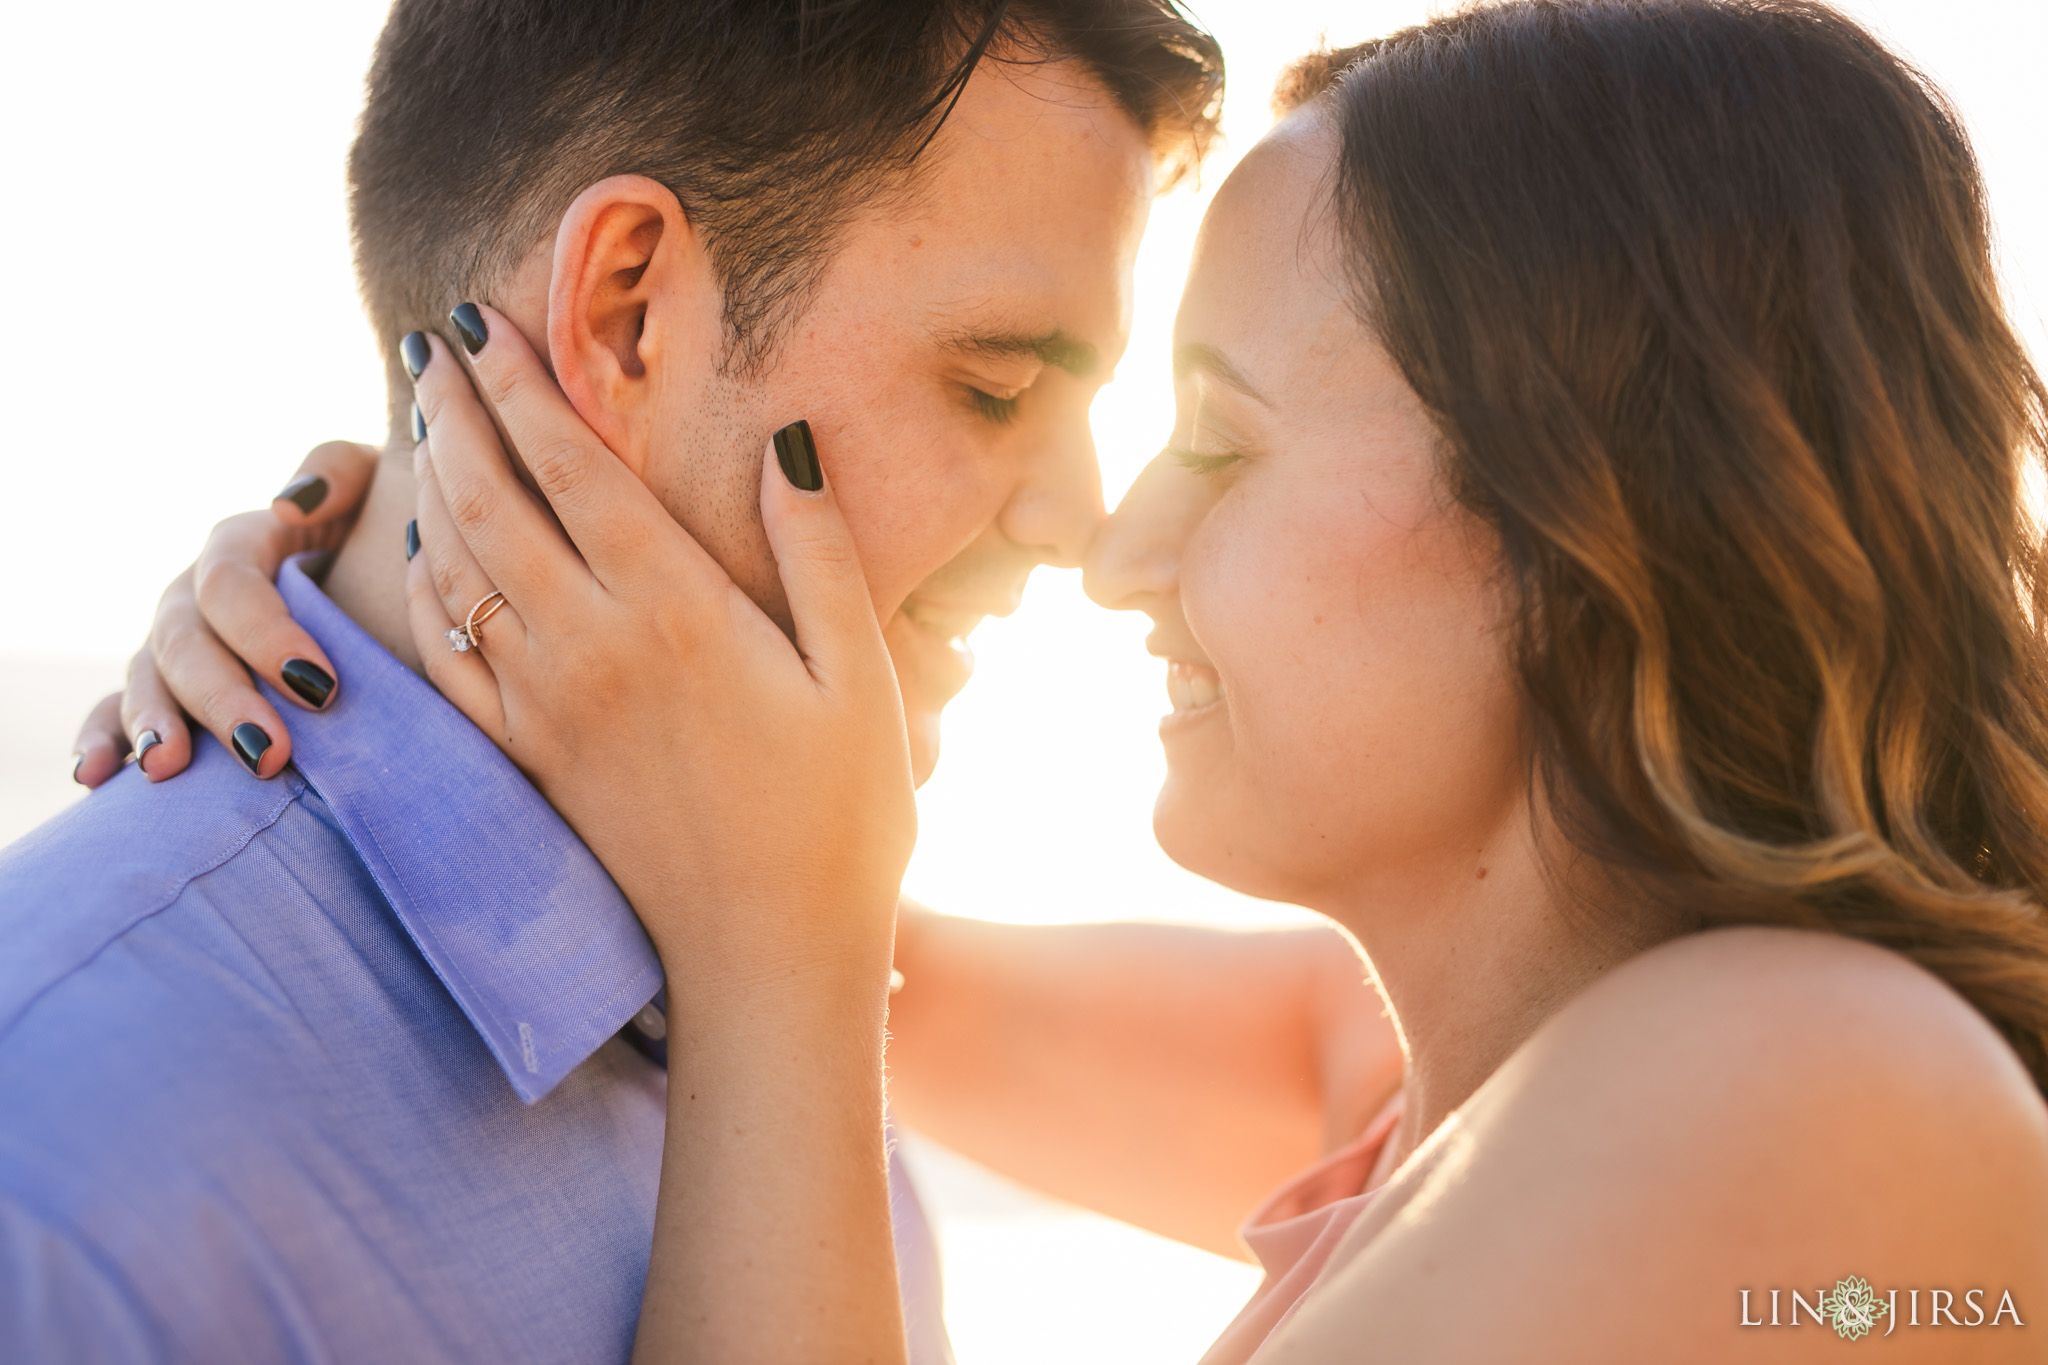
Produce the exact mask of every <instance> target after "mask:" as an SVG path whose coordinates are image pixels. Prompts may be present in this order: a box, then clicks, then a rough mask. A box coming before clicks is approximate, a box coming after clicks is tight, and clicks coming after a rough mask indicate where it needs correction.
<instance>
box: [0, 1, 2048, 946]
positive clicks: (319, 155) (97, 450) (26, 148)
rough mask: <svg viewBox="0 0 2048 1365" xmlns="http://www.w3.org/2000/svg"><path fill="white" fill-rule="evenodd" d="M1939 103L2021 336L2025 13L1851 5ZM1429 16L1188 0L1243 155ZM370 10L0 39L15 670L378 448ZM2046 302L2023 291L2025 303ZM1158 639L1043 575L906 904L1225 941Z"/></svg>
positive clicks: (8, 559) (96, 645)
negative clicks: (1343, 48) (341, 462)
mask: <svg viewBox="0 0 2048 1365" xmlns="http://www.w3.org/2000/svg"><path fill="white" fill-rule="evenodd" d="M1847 7H1848V8H1849V9H1850V10H1852V11H1853V12H1854V13H1856V14H1858V15H1860V16H1862V17H1864V18H1866V19H1867V20H1869V21H1871V22H1873V23H1875V24H1876V25H1877V26H1878V27H1879V28H1880V29H1881V30H1883V31H1884V32H1885V33H1886V34H1888V35H1889V36H1890V37H1891V38H1892V40H1893V41H1894V42H1895V43H1896V44H1897V45H1898V46H1899V47H1900V48H1901V49H1903V50H1904V51H1905V52H1907V53H1908V54H1909V55H1911V56H1912V57H1913V58H1915V59H1916V60H1918V61H1919V62H1920V63H1921V64H1922V65H1923V66H1924V67H1926V68H1927V69H1928V70H1929V71H1931V72H1932V73H1933V74H1934V75H1935V77H1936V78H1937V79H1938V80H1940V81H1941V82H1942V83H1943V84H1944V85H1946V86H1947V88H1948V89H1949V90H1950V91H1951V92H1952V93H1953V94H1954V95H1955V97H1956V98H1957V99H1958V101H1959V102H1960V104H1961V105H1962V108H1963V110H1964V112H1965V115H1966V117H1967V118H1968V119H1969V121H1970V124H1971V127H1972V130H1973V132H1974V133H1975V135H1976V138H1977V141H1978V145H1979V148H1980V151H1981V153H1982V155H1983V159H1984V161H1985V164H1986V167H1987V170H1988V173H1989V176H1990V180H1991V184H1992V192H1993V201H1994V209H1995V212H1996V214H1997V218H1998V222H1999V226H2000V228H2001V230H2002V233H2003V238H2004V241H2005V243H2006V247H2007V257H2008V261H2009V266H2010V273H2011V275H2012V278H2013V282H2014V284H2015V287H2016V290H2015V292H2016V294H2017V295H2018V298H2017V302H2018V303H2019V304H2020V306H2021V308H2022V311H2023V312H2024V313H2025V314H2026V316H2027V319H2028V324H2029V329H2030V331H2031V332H2032V334H2033V335H2034V337H2035V338H2036V340H2037V347H2038V346H2039V339H2040V338H2041V336H2042V335H2043V330H2042V328H2041V326H2040V322H2039V318H2040V311H2041V307H2040V304H2041V302H2042V301H2043V300H2044V299H2048V287H2043V286H2048V171H2044V169H2043V162H2042V159H2041V158H2040V156H2039V151H2038V149H2039V146H2040V135H2041V132H2042V131H2043V127H2044V118H2043V115H2042V113H2041V112H2040V107H2039V104H2038V101H2037V99H2036V90H2035V83H2036V81H2037V75H2036V69H2035V65H2036V59H2037V57H2038V54H2039V53H2040V52H2041V51H2043V50H2044V41H2043V40H2044V39H2048V3H2044V2H2043V0H1852V3H1850V4H1849V5H1848V6H1847ZM1427 8H1428V7H1427V6H1426V5H1424V4H1422V3H1418V0H1361V2H1360V3H1337V2H1336V0H1205V2H1204V3H1200V4H1198V5H1197V6H1196V10H1197V12H1198V13H1199V14H1200V16H1201V17H1202V18H1203V19H1204V20H1205V22H1207V23H1208V24H1209V25H1210V26H1211V27H1212V28H1213V29H1214V30H1215V31H1216V32H1217V34H1218V35H1219V37H1221V39H1222V40H1223V43H1224V47H1225V50H1226V52H1227V54H1228V56H1229V61H1230V71H1231V89H1232V91H1233V94H1232V97H1231V101H1230V104H1229V107H1228V115H1227V120H1228V121H1227V129H1228V132H1229V134H1230V142H1229V146H1227V147H1226V149H1225V151H1224V153H1223V155H1222V156H1221V157H1220V158H1218V160H1217V162H1216V163H1215V164H1214V165H1212V167H1211V168H1210V171H1209V173H1208V175H1207V177H1206V183H1207V184H1208V185H1209V186H1211V187H1213V186H1214V185H1215V184H1217V183H1219V182H1220V180H1221V179H1222V177H1223V176H1224V175H1225V174H1226V173H1227V171H1228V168H1229V164H1230V161H1231V159H1232V158H1233V157H1234V155H1235V154H1236V153H1237V152H1238V151H1241V150H1242V149H1243V148H1245V147H1248V146H1249V145H1250V144H1251V143H1252V142H1253V141H1255V140H1256V139H1257V136H1258V134H1259V133H1260V131H1261V130H1262V129H1263V128H1264V127H1265V125H1266V122H1267V114H1266V96H1267V93H1268V91H1269V90H1270V89H1271V87H1272V82H1273V78H1274V74H1275V73H1276V71H1277V70H1278V69H1279V67H1280V66H1281V65H1282V64H1283V63H1284V62H1285V61H1286V60H1288V59H1289V58H1291V57H1293V56H1295V55H1297V54H1299V53H1301V52H1303V51H1305V50H1307V49H1308V48H1310V47H1311V46H1313V45H1314V44H1315V42H1316V40H1317V38H1318V36H1319V35H1322V34H1327V35H1328V36H1329V38H1330V39H1331V40H1332V41H1333V42H1337V43H1342V42H1347V41H1354V40H1356V39H1358V38H1361V37H1365V36H1369V35H1370V34H1373V33H1376V32H1384V31H1386V30H1387V29H1390V28H1393V27H1397V26H1399V25H1401V24H1404V23H1408V22H1412V21H1414V20H1416V19H1418V18H1421V17H1423V16H1424V14H1425V13H1426V10H1427ZM384 10H385V3H384V0H323V3H321V4H317V5H304V4H293V5H279V4H275V3H272V2H271V0H216V2H215V3H211V4H190V5H180V6H165V5H159V4H153V3H140V2H139V0H115V2H114V3H112V4H108V5H100V6H93V7H90V8H85V7H75V6H61V5H43V6H15V7H13V8H12V9H11V10H10V12H9V14H8V17H7V18H5V19H4V20H0V32H4V33H5V37H6V41H4V42H0V127H4V128H5V129H7V130H8V131H7V132H6V134H5V135H4V137H0V195H4V196H5V201H6V202H5V205H4V212H0V259H4V260H6V261H8V262H11V263H12V264H13V267H14V269H13V275H12V278H11V281H10V283H11V286H12V287H11V288H10V290H9V291H8V303H9V305H10V309H9V313H10V318H11V325H9V326H8V327H7V328H6V329H5V331H4V333H0V348H4V351H0V385H4V386H5V387H4V393H0V397H4V403H5V409H6V411H7V412H8V413H9V414H10V419H11V420H10V430H9V438H10V439H9V440H8V442H7V447H6V454H5V456H4V459H5V461H6V465H5V469H6V475H5V481H4V484H0V489H4V491H0V583H4V584H5V591H4V592H0V655H8V656H14V657H16V658H20V657H22V656H36V655H58V654H61V655H99V656H109V655H114V654H120V653H125V652H126V650H127V647H128V646H129V644H130V642H132V641H135V640H137V639H139V638H140V636H141V633H142V631H143V629H144V627H145V624H146V622H147V619H148V615H149V611H150V608H151V606H152V604H153V603H154V601H155V597H156V594H157V592H158V591H159V589H160V587H161V585H162V584H163V583H164V582H166V581H167V580H168V579H169V578H170V576H171V575H172V574H173V573H174V572H176V571H177V570H178V568H179V567H181V566H182V565H183V564H185V563H186V562H187V561H188V560H189V559H190V558H191V556H192V554H193V552H194V551H195V549H196V548H197V546H198V544H199V542H200V540H201V538H202V536H203V534H204V532H205V529H206V528H207V527H208V526H209V525H210V524H211V523H212V522H213V521H214V520H215V519H217V518H218V517H220V516H222V515H225V514H226V513H228V512H230V511H233V510H237V509H240V508H243V507H248V506H253V505H259V504H261V503H262V502H263V501H265V500H266V499H267V498H268V497H269V496H270V495H271V494H272V493H274V492H275V491H276V489H277V487H278V486H279V485H280V484H282V483H283V481H284V479H285V477H286V475H287V474H288V472H289V471H290V469H291V468H292V466H293V465H294V464H295V463H296V461H297V459H298V457H299V454H300V453H301V452H302V451H303V450H305V449H306V448H307V447H308V446H310V445H313V444H315V443H316V442H318V441H321V440H324V439H327V438H329V437H333V436H341V435H347V436H354V437H358V438H362V439H370V440H376V439H379V438H380V437H381V425H382V394H381V383H382V376H381V371H380V368H379V366H378V363H377V361H376V358H375V356H376V353H375V348H374V345H373V341H372V338H371V336H370V335H369V331H368V328H367V327H366V325H365V324H364V322H363V320H362V317H361V314H360V312H359V310H358V306H357V301H356V295H355V289H354V282H353V279H352V276H351V273H350V266H349V253H348V239H347V224H346V218H345V212H344V200H343V179H342V161H343V155H344V152H345V150H346V147H347V143H348V139H349V136H350V132H351V126H352V123H353V120H354V118H355V114H356V110H357V108H358V105H359V103H360V99H361V81H362V74H363V70H364V67H365V65H366V62H367V58H368V54H369V50H370V46H371V43H372V41H373V40H374V38H375V35H376V32H377V30H378V27H379V25H380V24H381V22H382V19H383V15H384ZM1205 201H1206V195H1205V194H1202V193H1186V192H1183V193H1180V194H1177V195H1175V196H1172V197H1169V198H1167V199H1165V200H1163V201H1162V202H1161V203H1160V204H1159V205H1158V207H1157V209H1156V211H1155V212H1154V215H1153V224H1152V230H1151V232H1150V234H1149V236H1148V239H1147V244H1146V247H1145V251H1144V255H1143V257H1142V258H1141V261H1140V265H1139V280H1138V291H1139V292H1138V313H1137V319H1136V331H1135V335H1134V337H1133V340H1132V345H1131V348H1130V352H1129V354H1128V357H1127V358H1126V360H1125V361H1124V363H1123V367H1122V370H1121V372H1120V374H1119V378H1118V380H1117V382H1116V383H1115V384H1114V385H1112V386H1111V387H1110V388H1109V389H1108V390H1106V391H1105V392H1104V393H1103V395H1102V397H1101V398H1100V399H1099V400H1098V402H1097V404H1096V408H1095V417H1096V428H1097V433H1098V437H1099V444H1100V447H1101V450H1102V458H1103V467H1104V476H1105V482H1106V484H1107V486H1108V491H1109V494H1110V497H1111V498H1112V500H1114V498H1115V497H1116V496H1117V495H1118V494H1120V493H1121V491H1122V489H1123V488H1124V487H1125V486H1126V485H1127V484H1128V483H1129V481H1130V479H1131V478H1132V477H1133V476H1134V475H1135V474H1136V472H1137V470H1138V468H1139V467H1140V466H1141V465H1142V464H1143V463H1144V461H1145V460H1146V459H1147V458H1149V457H1150V454H1151V453H1152V452H1153V451H1154V450H1156V449H1157V448H1158V446H1159V444H1160V443H1161V441H1162V440H1163V439H1164V437H1165V434H1166V432H1167V429H1168V426H1169V423H1170V414H1171V394H1170V387H1169V383H1168V363H1167V345H1166V338H1167V333H1168V329H1169V327H1170V324H1171V320H1172V313H1173V307H1174V302H1175V298H1176V296H1177V294H1178V292H1179V287H1180V282H1181V277H1182V275H1183V273H1184V270H1185V266H1186V258H1187V252H1188V248H1189V245H1190V243H1191V240H1192V237H1193V233H1194V229H1195V225H1196V223H1197V222H1198V221H1199V217H1200V212H1201V208H1202V206H1203V204H1204V202H1205ZM2037 282H2038V283H2037ZM1142 635H1143V623H1142V622H1141V621H1139V620H1136V619H1120V618H1116V617H1111V616H1109V615H1107V614H1105V613H1102V612H1098V611H1095V610H1093V609H1091V608H1090V607H1088V606H1087V604H1086V603H1085V601H1084V600H1083V599H1082V598H1081V596H1080V592H1079V587H1078V584H1077V582H1076V581H1075V576H1074V575H1072V574H1060V573H1053V572H1049V571H1041V572H1040V574H1039V576H1038V579H1037V580H1036V581H1035V582H1034V585H1033V588H1032V591H1031V594H1030V597H1029V599H1028V600H1027V603H1026V606H1025V608H1024V610H1023V611H1022V612H1020V613H1019V615H1018V616H1017V617H1015V618H1013V619H1011V620H1008V621H998V622H990V623H989V624H988V625H986V626H984V627H983V629H982V630H981V631H980V632H979V633H978V635H977V637H976V640H975V644H976V647H977V651H978V653H979V654H980V656H981V660H982V667H981V675H980V676H979V677H978V678H977V679H976V681H975V682H974V684H973V685H972V686H970V687H969V689H968V691H967V692H966V693H965V694H964V695H963V696H962V697H961V699H960V700H959V701H958V702H957V703H955V707H954V713H953V714H952V715H951V716H950V717H949V719H948V724H947V757H946V759H945V761H944V762H943V763H942V764H941V766H940V774H939V777H938V778H937V779H936V780H935V782H934V784H933V786H932V787H931V788H930V789H929V790H928V792H927V794H926V800H925V802H924V803H923V804H924V807H925V826H924V827H925V838H924V840H923V845H922V848H921V851H920V855H919V859H918V862H917V863H916V865H914V867H913V869H912V876H911V886H912V889H913V891H914V892H915V893H917V894H921V895H923V896H925V897H926V898H929V899H932V900H934V901H936V902H938V903H941V904H945V905H949V906H953V907H956V908H961V909H970V908H971V909H975V910H978V911H980V912H982V913H988V914H996V915H1002V916H1005V917H1016V918H1032V919H1035V918H1065V917H1070V916H1094V915H1102V914H1117V913H1145V914H1191V915H1198V916H1205V917H1206V916H1208V915H1218V914H1221V915H1235V914H1238V913H1240V912H1241V910H1242V909H1243V906H1242V904H1241V903H1240V902H1239V901H1238V900H1237V899H1236V898H1234V897H1230V896H1228V895H1227V894H1225V893H1222V892H1219V891H1216V890H1215V889H1214V888H1210V887H1207V886H1205V885H1202V884H1199V883H1196V882H1195V881H1194V879H1192V878H1188V877H1184V876H1183V875H1181V874H1180V873H1179V872H1178V871H1177V870H1176V869H1173V868H1171V867H1170V866H1169V865H1168V864H1166V862H1165V861H1164V859H1163V858H1161V857H1159V855H1158V854H1157V853H1156V852H1155V851H1154V850H1153V849H1152V846H1151V841H1150V839H1149V836H1148V828H1147V825H1148V822H1147V818H1146V816H1147V811H1148V809H1149V806H1150V794H1151V791H1152V790H1153V789H1154V787H1155V785H1156V782H1157V778H1158V775H1159V757H1158V748H1157V743H1156V741H1155V740H1154V739H1153V737H1152V733H1151V732H1152V722H1153V720H1154V719H1155V718H1156V716H1157V714H1158V712H1159V711H1160V710H1161V709H1162V708H1163V704H1164V703H1163V688H1162V687H1161V684H1160V678H1159V668H1158V665H1157V664H1156V662H1155V661H1153V660H1150V659H1148V658H1146V657H1145V656H1144V655H1143V654H1142V652H1141V651H1140V648H1139V640H1140V639H1141V637H1142Z"/></svg>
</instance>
